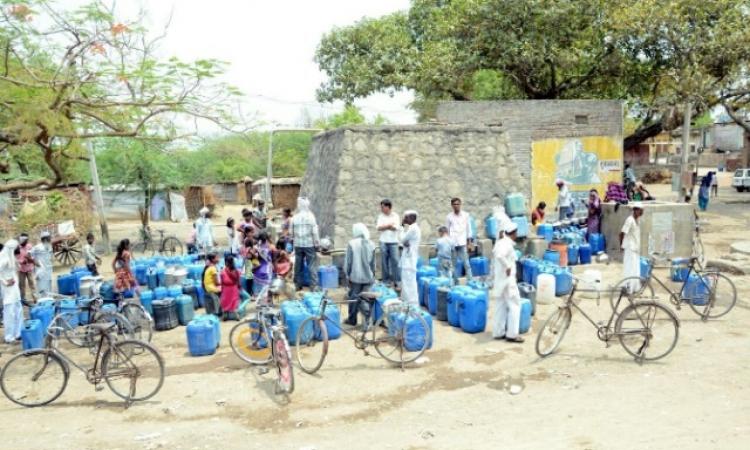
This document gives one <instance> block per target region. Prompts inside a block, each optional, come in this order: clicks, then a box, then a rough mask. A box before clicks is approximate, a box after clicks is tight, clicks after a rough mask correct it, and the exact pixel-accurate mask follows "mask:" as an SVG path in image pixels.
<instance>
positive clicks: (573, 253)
mask: <svg viewBox="0 0 750 450" xmlns="http://www.w3.org/2000/svg"><path fill="white" fill-rule="evenodd" d="M578 258H579V247H578V246H577V245H576V244H569V245H568V265H569V266H575V265H576V264H578Z"/></svg>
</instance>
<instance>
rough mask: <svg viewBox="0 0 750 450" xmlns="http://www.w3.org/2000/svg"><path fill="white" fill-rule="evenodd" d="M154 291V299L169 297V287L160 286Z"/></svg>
mask: <svg viewBox="0 0 750 450" xmlns="http://www.w3.org/2000/svg"><path fill="white" fill-rule="evenodd" d="M153 291H154V300H161V299H164V298H167V297H168V295H167V288H165V287H162V286H159V287H157V288H156V289H154V290H153Z"/></svg>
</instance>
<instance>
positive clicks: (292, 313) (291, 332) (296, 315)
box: [281, 300, 314, 345]
mask: <svg viewBox="0 0 750 450" xmlns="http://www.w3.org/2000/svg"><path fill="white" fill-rule="evenodd" d="M310 316H311V314H310V312H309V311H308V310H307V308H305V305H304V303H302V302H298V301H294V300H290V301H286V302H284V303H282V304H281V317H282V318H283V319H284V323H285V324H286V338H287V340H288V341H289V344H290V345H295V342H297V334H298V333H299V329H300V327H301V326H302V322H303V321H304V320H305V319H307V318H308V317H310ZM313 336H314V331H313V324H312V322H308V323H307V324H305V332H303V333H302V335H301V336H300V337H301V340H300V343H302V344H307V343H308V342H309V341H310V339H312V338H313Z"/></svg>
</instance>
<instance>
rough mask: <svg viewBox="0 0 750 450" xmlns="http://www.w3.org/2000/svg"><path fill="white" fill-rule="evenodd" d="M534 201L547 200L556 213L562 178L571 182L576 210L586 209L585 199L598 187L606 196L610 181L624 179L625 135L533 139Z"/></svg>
mask: <svg viewBox="0 0 750 450" xmlns="http://www.w3.org/2000/svg"><path fill="white" fill-rule="evenodd" d="M531 168H532V170H531V194H532V195H531V197H532V205H536V204H537V203H539V202H540V201H544V202H546V203H547V205H548V206H547V211H548V213H549V214H551V215H554V214H553V213H554V207H555V204H556V203H557V186H555V180H557V179H558V178H560V179H563V180H565V181H566V182H567V183H569V184H570V191H571V194H572V196H573V197H574V201H575V207H576V211H577V212H579V213H583V211H585V207H583V205H582V201H585V200H586V199H587V198H588V192H589V190H590V189H592V188H594V189H596V190H597V191H599V195H600V196H601V197H602V200H603V197H604V192H605V191H606V190H607V183H608V182H610V181H617V182H621V181H622V137H621V136H588V137H578V138H567V139H544V140H539V141H534V142H532V143H531Z"/></svg>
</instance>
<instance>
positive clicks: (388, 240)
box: [375, 211, 401, 244]
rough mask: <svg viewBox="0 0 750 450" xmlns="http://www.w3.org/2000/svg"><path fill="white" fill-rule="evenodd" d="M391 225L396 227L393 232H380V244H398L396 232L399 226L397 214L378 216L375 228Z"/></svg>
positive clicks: (381, 214)
mask: <svg viewBox="0 0 750 450" xmlns="http://www.w3.org/2000/svg"><path fill="white" fill-rule="evenodd" d="M391 224H392V225H393V226H395V227H396V229H395V230H383V231H381V232H380V242H383V243H384V244H398V232H399V230H400V229H401V224H399V217H398V214H396V213H395V212H393V211H391V213H390V214H388V215H385V214H383V213H382V212H381V213H380V214H379V215H378V221H377V223H376V224H375V226H376V228H380V227H382V226H384V225H391Z"/></svg>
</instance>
